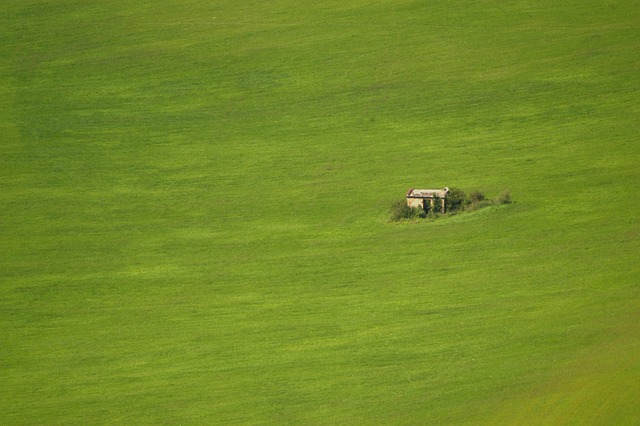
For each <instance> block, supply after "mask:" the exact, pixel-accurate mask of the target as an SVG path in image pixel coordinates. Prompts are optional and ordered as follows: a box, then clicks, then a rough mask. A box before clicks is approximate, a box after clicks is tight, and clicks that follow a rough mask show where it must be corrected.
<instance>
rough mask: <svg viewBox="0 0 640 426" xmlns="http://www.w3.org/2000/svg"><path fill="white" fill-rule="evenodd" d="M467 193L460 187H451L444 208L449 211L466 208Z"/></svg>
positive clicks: (453, 211)
mask: <svg viewBox="0 0 640 426" xmlns="http://www.w3.org/2000/svg"><path fill="white" fill-rule="evenodd" d="M466 200H467V194H465V193H464V191H463V190H462V189H460V188H450V189H449V192H448V193H447V196H446V198H445V199H444V208H445V212H447V213H455V212H457V211H459V210H462V209H463V208H464V205H465V203H466Z"/></svg>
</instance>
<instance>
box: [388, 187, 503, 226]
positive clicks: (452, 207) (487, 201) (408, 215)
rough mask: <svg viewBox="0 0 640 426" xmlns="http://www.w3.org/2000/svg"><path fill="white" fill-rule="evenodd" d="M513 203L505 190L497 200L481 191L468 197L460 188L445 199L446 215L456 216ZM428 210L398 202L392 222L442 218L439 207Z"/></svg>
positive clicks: (438, 202) (391, 217)
mask: <svg viewBox="0 0 640 426" xmlns="http://www.w3.org/2000/svg"><path fill="white" fill-rule="evenodd" d="M509 203H511V192H510V191H509V190H508V189H505V190H503V191H502V192H501V193H500V195H498V196H497V197H496V198H487V197H485V195H484V193H482V192H481V191H478V190H475V191H473V192H471V193H469V194H468V195H467V194H466V193H465V192H464V191H463V190H462V189H460V188H451V189H449V192H448V194H447V197H446V198H445V202H444V206H445V213H444V215H445V216H446V215H455V214H458V213H462V212H472V211H475V210H478V209H481V208H484V207H489V206H495V205H498V204H509ZM434 205H435V206H440V201H438V200H435V201H434ZM426 208H427V210H426V211H425V210H424V209H421V208H418V207H413V208H412V207H409V206H408V205H407V203H406V202H405V201H398V202H396V203H394V204H393V205H392V206H391V212H390V213H391V216H390V218H389V221H390V222H399V221H402V220H413V219H424V218H427V217H429V218H436V217H438V216H442V215H443V214H442V213H440V210H439V207H437V208H434V209H429V207H428V204H427V206H426Z"/></svg>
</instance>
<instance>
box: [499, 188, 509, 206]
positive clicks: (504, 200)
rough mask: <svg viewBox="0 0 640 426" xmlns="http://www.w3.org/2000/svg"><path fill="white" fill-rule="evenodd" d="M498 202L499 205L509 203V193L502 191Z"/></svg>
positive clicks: (506, 190)
mask: <svg viewBox="0 0 640 426" xmlns="http://www.w3.org/2000/svg"><path fill="white" fill-rule="evenodd" d="M498 202H499V203H500V204H509V203H511V191H509V190H508V189H503V190H502V192H501V193H500V195H499V196H498Z"/></svg>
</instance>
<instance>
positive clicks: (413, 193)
mask: <svg viewBox="0 0 640 426" xmlns="http://www.w3.org/2000/svg"><path fill="white" fill-rule="evenodd" d="M448 192H449V188H446V187H445V188H444V189H413V188H412V189H410V190H409V191H407V198H435V197H438V198H444V197H446V195H447V193H448Z"/></svg>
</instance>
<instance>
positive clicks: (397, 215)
mask: <svg viewBox="0 0 640 426" xmlns="http://www.w3.org/2000/svg"><path fill="white" fill-rule="evenodd" d="M426 216H427V213H426V212H425V211H424V210H422V209H419V208H417V207H413V208H412V207H409V206H408V205H407V203H406V202H405V201H398V202H396V203H395V204H393V205H392V206H391V217H390V218H389V221H391V222H399V221H401V220H407V219H415V218H418V217H419V218H424V217H426Z"/></svg>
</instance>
